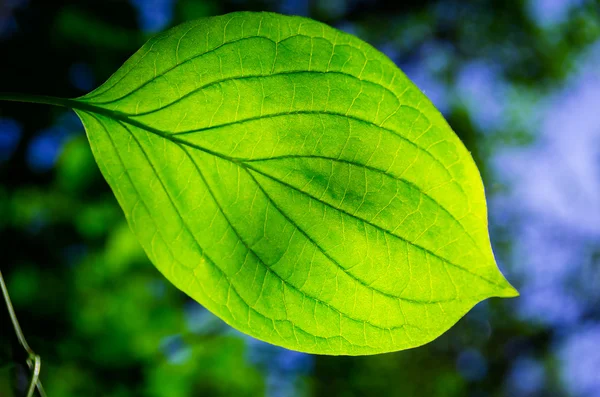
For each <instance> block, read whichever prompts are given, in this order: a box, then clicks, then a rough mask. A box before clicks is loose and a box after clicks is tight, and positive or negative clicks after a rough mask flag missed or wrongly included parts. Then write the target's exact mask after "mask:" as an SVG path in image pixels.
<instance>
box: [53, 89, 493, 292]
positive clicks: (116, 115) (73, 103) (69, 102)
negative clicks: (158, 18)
mask: <svg viewBox="0 0 600 397" xmlns="http://www.w3.org/2000/svg"><path fill="white" fill-rule="evenodd" d="M62 102H63V103H64V105H65V106H68V107H72V108H73V109H78V110H82V111H86V112H91V113H95V114H99V115H103V116H106V117H108V118H110V119H114V120H119V121H121V122H124V123H127V124H129V125H132V126H135V127H138V128H140V129H142V130H145V131H148V132H150V133H153V134H156V135H158V136H160V137H162V138H165V139H167V140H169V141H171V142H173V143H176V144H183V145H185V146H188V147H191V148H194V149H197V150H201V151H203V152H205V153H208V154H211V155H213V156H216V157H219V158H221V159H223V160H227V161H230V162H232V163H234V164H236V165H238V166H241V167H242V168H244V169H246V170H248V169H250V170H252V171H254V172H257V173H260V174H264V173H263V172H261V171H260V170H259V169H257V168H256V167H252V166H251V165H249V164H247V163H245V162H243V161H241V160H239V159H237V158H234V157H229V156H226V155H224V154H222V153H218V152H215V151H213V150H210V149H208V148H204V147H202V146H199V145H195V144H192V143H191V142H188V141H185V140H183V139H180V138H177V137H175V136H172V135H170V134H167V133H165V132H164V131H161V130H159V129H157V128H154V127H151V126H148V125H146V124H144V123H141V122H139V121H137V120H133V119H131V118H130V117H129V115H127V114H125V113H122V112H118V111H114V110H110V109H105V108H102V107H99V106H94V105H92V104H89V103H87V102H81V101H79V100H75V99H63V100H62ZM264 175H265V176H267V177H269V178H271V179H273V180H275V181H276V182H279V183H283V184H285V182H282V181H280V180H278V179H275V178H273V177H272V176H270V175H268V174H264ZM289 187H290V188H292V189H294V190H296V191H299V192H300V193H302V194H304V195H307V196H309V197H310V198H312V199H315V200H318V199H317V198H315V197H313V196H312V195H309V194H308V193H306V192H304V191H302V190H299V189H298V188H296V187H295V186H291V185H289ZM318 201H320V200H318ZM321 202H322V203H323V204H325V205H328V206H330V207H332V208H334V209H335V210H337V211H340V212H343V213H345V214H347V215H349V216H351V217H353V218H356V219H358V220H360V221H362V222H365V223H366V224H369V225H371V226H373V227H375V228H377V229H378V230H380V231H382V232H383V233H387V234H389V235H391V236H393V237H396V238H398V239H400V240H402V241H404V242H406V243H408V244H410V245H412V246H413V247H415V248H417V249H420V250H421V251H423V252H424V253H426V254H429V255H431V256H433V257H435V258H438V259H439V260H441V261H443V262H445V263H447V264H449V265H451V266H453V267H455V268H457V269H460V270H463V271H465V272H467V273H469V274H471V275H473V276H475V277H477V278H479V279H481V280H483V281H485V282H487V283H488V284H491V285H494V286H496V287H500V288H502V285H500V284H499V283H497V282H495V281H493V280H491V279H488V278H486V277H484V276H482V275H479V274H477V273H474V272H472V271H471V270H469V269H467V268H465V267H463V266H460V265H458V264H456V263H454V262H452V261H450V260H449V259H447V258H444V257H442V256H440V255H438V254H436V253H435V252H433V251H431V250H429V249H427V248H425V247H423V246H421V245H418V244H415V243H414V242H412V241H409V240H407V239H405V238H404V237H402V236H399V235H396V234H394V233H392V232H391V231H389V230H387V229H384V228H382V227H381V226H379V225H376V224H372V223H370V222H369V221H367V220H366V219H363V218H360V217H357V216H354V215H352V214H350V213H347V212H345V211H343V210H342V209H340V208H337V207H333V206H332V205H331V204H329V203H327V202H324V201H321ZM295 226H296V227H298V226H297V225H295ZM396 298H398V297H396Z"/></svg>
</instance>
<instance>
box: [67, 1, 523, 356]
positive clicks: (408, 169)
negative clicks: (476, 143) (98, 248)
mask: <svg viewBox="0 0 600 397" xmlns="http://www.w3.org/2000/svg"><path fill="white" fill-rule="evenodd" d="M75 102H76V103H77V105H76V106H74V107H75V108H76V111H77V113H78V115H79V116H80V117H81V119H82V120H83V122H84V125H85V128H86V131H87V134H88V138H89V140H90V143H91V145H92V149H93V152H94V155H95V157H96V159H97V161H98V164H99V166H100V168H101V170H102V172H103V174H104V176H105V177H106V179H107V180H108V182H109V184H110V186H111V187H112V189H113V191H114V192H115V195H116V196H117V199H118V201H119V203H120V205H121V207H122V208H123V210H124V212H125V215H126V217H127V220H128V222H129V224H130V226H131V228H132V229H133V230H134V232H135V234H136V235H137V237H138V238H139V240H140V242H141V244H142V246H143V247H144V249H145V251H146V253H147V254H148V256H149V257H150V259H151V261H152V262H153V263H154V264H155V265H156V267H157V268H158V269H159V270H160V271H161V272H162V273H163V274H164V275H165V276H166V277H167V278H168V279H169V280H170V281H171V282H172V283H173V284H174V285H175V286H177V287H178V288H180V289H181V290H182V291H184V292H185V293H187V294H188V295H189V296H191V297H192V298H194V299H195V300H197V301H198V302H200V303H202V304H203V305H204V306H206V307H207V308H208V309H209V310H211V311H212V312H213V313H215V314H217V315H218V316H219V317H221V318H222V319H223V320H225V321H226V322H227V323H228V324H230V325H232V326H233V327H235V328H237V329H238V330H240V331H243V332H245V333H248V334H250V335H252V336H254V337H256V338H259V339H262V340H265V341H268V342H271V343H274V344H277V345H281V346H284V347H287V348H290V349H295V350H300V351H305V352H312V353H320V354H349V355H358V354H374V353H381V352H388V351H395V350H401V349H407V348H411V347H415V346H418V345H421V344H424V343H427V342H429V341H431V340H433V339H434V338H436V337H437V336H439V335H440V334H441V333H443V332H444V331H445V330H447V329H448V328H449V327H450V326H452V325H453V324H454V323H456V321H458V320H459V319H460V318H461V317H462V316H463V315H464V314H465V313H466V312H467V311H468V310H469V309H470V308H471V307H472V306H473V305H475V304H476V303H477V302H479V301H481V300H483V299H486V298H489V297H492V296H499V297H510V296H515V295H516V294H517V293H516V291H515V290H514V289H513V288H512V287H511V286H510V285H509V284H508V282H507V281H506V280H505V279H504V277H503V276H502V275H501V273H500V272H499V271H498V268H497V267H496V264H495V260H494V257H493V253H492V250H491V247H490V242H489V237H488V231H487V213H486V203H485V197H484V191H483V185H482V182H481V177H480V176H479V172H478V170H477V168H476V166H475V164H474V162H473V160H472V158H471V156H470V154H469V152H468V151H467V150H466V149H465V147H464V146H463V144H462V143H461V142H460V140H459V139H458V138H457V137H456V135H455V134H454V133H453V132H452V130H451V129H450V127H449V126H448V124H447V123H446V121H445V120H444V119H443V117H442V116H441V115H440V113H439V112H438V111H437V110H436V109H435V108H434V107H433V105H432V104H431V102H430V101H429V100H428V99H427V98H426V97H425V96H424V95H423V94H422V93H421V92H420V91H419V90H418V89H417V88H416V86H415V85H414V84H412V83H411V82H410V81H409V80H408V78H407V77H406V76H405V75H404V74H403V73H402V72H401V71H400V70H399V69H398V68H397V67H396V66H395V65H394V64H393V63H392V62H391V61H390V60H389V59H388V58H386V57H385V56H384V55H383V54H381V53H380V52H378V51H377V50H375V49H374V48H372V47H371V46H370V45H368V44H366V43H364V42H363V41H361V40H359V39H357V38H356V37H353V36H351V35H348V34H345V33H342V32H340V31H337V30H335V29H333V28H330V27H329V26H327V25H325V24H322V23H319V22H315V21H312V20H309V19H305V18H300V17H289V16H282V15H277V14H270V13H233V14H228V15H224V16H221V17H211V18H206V19H201V20H197V21H193V22H189V23H185V24H183V25H180V26H178V27H175V28H173V29H171V30H169V31H167V32H165V33H163V34H160V35H159V36H156V37H155V38H153V39H151V40H150V41H149V42H148V43H146V44H145V45H144V46H143V47H142V48H141V49H140V50H139V51H138V52H137V53H136V54H135V55H134V56H133V57H132V58H131V59H130V60H128V61H127V62H126V63H125V64H124V65H123V66H122V67H121V68H120V69H119V70H118V71H117V72H116V73H115V74H114V75H113V76H112V77H111V78H110V79H109V80H108V81H107V82H106V83H105V84H103V85H102V86H101V87H99V88H98V89H96V90H95V91H93V92H91V93H90V94H88V95H86V96H84V97H82V98H78V99H76V100H75Z"/></svg>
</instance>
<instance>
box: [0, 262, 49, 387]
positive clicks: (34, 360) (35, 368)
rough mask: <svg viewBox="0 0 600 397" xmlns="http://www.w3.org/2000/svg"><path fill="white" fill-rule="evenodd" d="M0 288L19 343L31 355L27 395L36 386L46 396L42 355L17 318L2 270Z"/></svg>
mask: <svg viewBox="0 0 600 397" xmlns="http://www.w3.org/2000/svg"><path fill="white" fill-rule="evenodd" d="M0 289H2V296H3V297H4V302H5V303H6V308H7V310H8V315H9V316H10V320H11V322H12V325H13V328H14V330H15V335H16V336H17V339H18V340H19V343H20V344H21V346H23V349H25V351H26V352H27V355H28V356H29V358H28V359H27V365H28V366H29V369H31V370H32V374H31V382H30V384H29V389H28V391H27V397H31V396H33V392H34V391H35V388H36V387H37V390H38V393H39V394H40V396H42V397H45V396H46V393H45V392H44V388H43V387H42V382H41V381H40V380H39V376H40V369H41V366H42V361H41V358H40V356H38V355H37V354H35V352H34V351H33V350H32V349H31V347H29V344H28V343H27V340H25V335H24V334H23V331H22V330H21V326H20V325H19V320H17V314H16V313H15V309H14V308H13V305H12V302H11V300H10V296H9V295H8V288H6V284H5V283H4V277H2V271H0Z"/></svg>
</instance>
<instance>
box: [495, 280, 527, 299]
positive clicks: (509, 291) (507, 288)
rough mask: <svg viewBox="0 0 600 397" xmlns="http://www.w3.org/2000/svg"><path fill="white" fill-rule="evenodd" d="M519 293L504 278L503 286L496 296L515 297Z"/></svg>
mask: <svg viewBox="0 0 600 397" xmlns="http://www.w3.org/2000/svg"><path fill="white" fill-rule="evenodd" d="M520 295H521V294H520V293H519V291H517V289H516V288H515V287H513V286H512V285H511V284H510V283H509V282H508V281H506V279H505V280H504V288H502V289H500V290H499V291H498V293H497V294H496V296H497V297H498V298H516V297H518V296H520Z"/></svg>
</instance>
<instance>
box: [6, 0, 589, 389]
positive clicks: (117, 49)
mask: <svg viewBox="0 0 600 397" xmlns="http://www.w3.org/2000/svg"><path fill="white" fill-rule="evenodd" d="M238 10H269V11H276V12H280V13H286V14H297V15H305V16H310V17H312V18H315V19H317V20H320V21H323V22H326V23H328V24H330V25H333V26H335V27H337V28H339V29H341V30H344V31H346V32H350V33H352V34H355V35H357V36H358V37H360V38H362V39H363V40H365V41H367V42H369V43H371V44H373V45H374V46H375V47H377V48H379V49H380V50H381V51H383V52H384V53H385V54H387V55H388V56H389V57H390V58H391V59H392V60H393V61H394V62H395V63H396V64H397V65H398V66H399V67H400V68H401V69H402V70H404V72H405V73H406V74H407V75H408V76H409V77H410V78H411V79H412V80H413V81H414V82H415V83H416V84H417V85H418V86H419V87H420V88H421V89H422V90H423V91H424V92H425V94H426V95H427V96H428V97H429V98H430V99H431V100H432V101H433V102H434V104H435V105H436V106H437V107H438V108H439V109H440V110H441V111H442V112H443V113H444V115H445V116H446V117H447V119H448V120H449V122H450V124H451V125H452V127H453V128H454V130H455V131H456V133H457V134H458V135H459V136H460V137H461V139H462V140H463V141H464V142H465V144H466V145H467V147H468V148H469V150H471V151H472V153H473V155H474V157H475V159H476V161H477V163H478V166H479V168H480V170H481V172H482V175H483V179H484V182H485V186H486V191H487V195H488V200H489V217H490V233H491V237H492V243H493V246H494V250H495V253H496V256H497V259H498V262H499V266H500V268H501V269H502V271H503V272H504V274H505V275H506V276H507V278H508V279H509V280H510V281H511V282H512V283H513V284H514V285H515V286H516V287H517V288H518V289H519V290H520V292H521V297H520V298H517V299H510V300H500V299H492V300H489V301H485V302H482V303H480V304H479V305H477V306H476V307H475V309H473V310H472V311H471V312H470V313H469V314H467V316H466V317H465V318H463V319H462V320H461V321H460V322H459V323H458V324H457V325H456V326H454V327H453V328H452V329H451V330H450V331H448V332H447V333H446V334H444V335H443V336H441V337H440V338H439V339H437V340H436V341H434V342H432V343H430V344H428V345H426V346H424V347H421V348H417V349H414V350H409V351H403V352H397V353H389V354H383V355H377V356H370V357H325V356H314V355H307V354H302V353H297V352H292V351H288V350H285V349H282V348H278V347H274V346H270V345H267V344H265V343H262V342H259V341H256V340H254V339H252V338H250V337H247V336H244V335H242V334H240V333H239V332H236V331H234V330H232V329H231V328H229V327H228V326H227V325H225V324H224V323H223V322H222V321H221V320H219V319H218V318H216V317H215V316H213V315H212V314H211V313H209V312H207V311H206V310H205V309H204V308H203V307H202V306H200V305H199V304H197V303H195V302H194V301H191V300H190V299H188V298H187V297H186V296H185V295H184V294H183V293H181V292H179V291H178V290H176V289H175V288H174V287H173V286H171V285H170V284H169V283H168V282H166V280H165V279H163V277H162V276H161V275H160V274H159V273H158V271H157V270H155V268H154V267H153V266H152V265H151V264H150V263H149V261H148V260H147V258H146V257H145V255H144V253H143V252H142V250H141V248H140V246H139V245H138V243H137V242H136V240H135V239H134V237H133V235H132V233H131V232H130V231H129V228H128V226H127V225H126V223H125V219H124V217H123V214H122V212H121V210H120V208H119V207H118V204H117V202H116V200H115V198H114V196H113V195H112V193H111V191H110V189H109V187H108V185H107V184H106V183H105V181H104V180H103V179H102V176H101V175H100V172H99V170H98V168H97V166H96V164H95V162H94V159H93V157H92V155H91V152H90V149H89V146H88V144H87V141H86V137H85V134H84V131H83V129H82V126H81V124H80V122H79V121H78V119H77V118H76V116H75V114H74V113H72V112H69V111H65V110H64V109H60V108H53V107H49V106H40V105H33V104H31V105H29V104H17V103H6V102H2V103H0V255H1V258H2V259H1V265H0V266H1V269H2V272H3V274H4V276H5V279H6V281H7V284H8V289H9V291H10V293H11V297H12V299H13V303H14V306H15V309H16V311H17V314H18V317H19V319H20V322H21V326H22V328H23V330H24V333H25V335H26V336H27V339H28V341H29V344H30V345H31V346H32V347H33V349H34V350H35V351H36V353H38V354H40V355H41V357H42V372H41V378H42V380H43V384H44V386H45V388H46V391H47V394H48V395H49V396H50V397H55V396H116V397H119V396H156V397H159V396H173V397H178V396H263V395H265V396H271V397H285V396H330V397H333V396H344V397H346V396H347V397H350V396H474V397H488V396H489V397H492V396H511V397H520V396H575V397H599V396H600V67H599V65H600V4H599V3H597V2H594V1H586V0H512V1H501V0H487V1H486V0H478V1H471V2H466V1H463V0H443V1H428V0H414V1H413V0H405V1H389V2H386V1H376V0H322V1H307V0H285V1H274V0H271V1H270V0H261V1H257V0H253V1H246V0H148V1H144V0H129V1H126V0H88V1H83V0H78V1H75V0H71V1H66V0H52V1H50V0H0V91H16V92H22V93H32V94H45V95H53V96H62V97H76V96H80V95H83V94H84V93H87V92H88V91H90V90H91V89H93V88H95V87H97V86H98V85H99V84H101V83H102V82H103V81H104V80H105V79H107V78H108V76H109V75H110V74H111V73H113V72H114V71H115V70H116V69H117V68H118V67H119V66H120V65H121V64H122V63H123V62H124V61H125V60H126V59H127V58H128V57H129V56H130V55H131V54H133V53H134V52H135V51H136V50H137V49H138V48H139V47H140V46H141V45H142V44H143V43H144V41H145V40H147V39H148V38H149V37H150V36H151V35H152V34H153V33H155V32H158V31H160V30H163V29H166V28H168V27H171V26H174V25H176V24H179V23H181V22H183V21H186V20H190V19H194V18H199V17H204V16H210V15H218V14H223V13H226V12H231V11H238ZM0 311H1V312H2V313H1V314H0V316H2V317H0V318H2V322H0V324H1V325H0V335H1V337H0V367H1V369H0V395H1V396H11V395H13V394H12V392H11V391H10V385H9V381H10V377H11V376H12V374H13V373H14V370H15V367H14V361H15V360H20V359H21V357H19V356H18V355H17V356H14V355H13V353H15V352H14V351H13V350H11V347H10V345H11V342H13V330H12V327H11V326H10V324H9V323H8V320H6V316H5V313H4V312H5V310H4V309H3V308H2V309H1V310H0ZM17 351H20V350H18V349H17ZM11 363H12V364H11Z"/></svg>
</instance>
